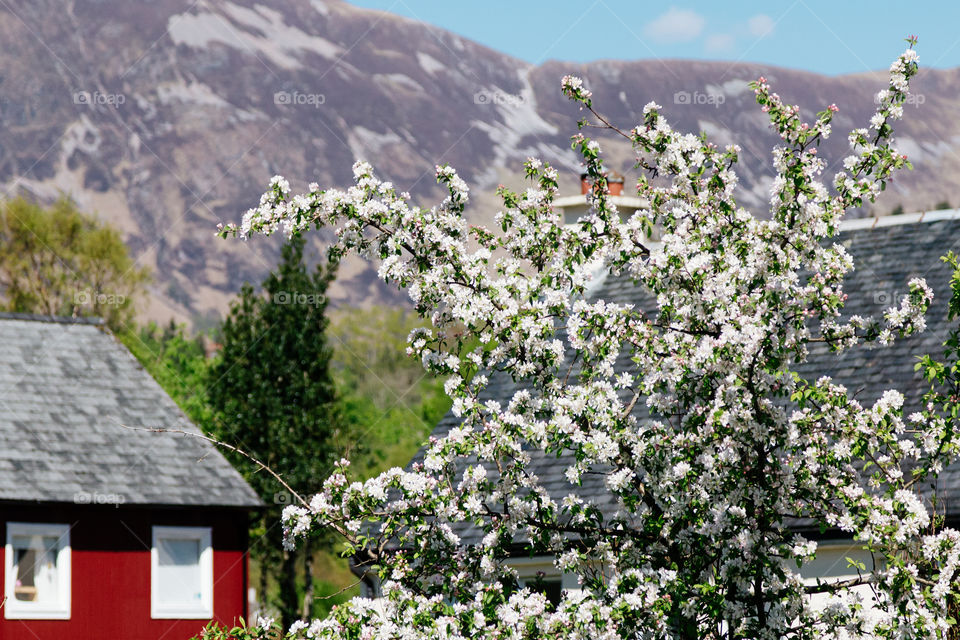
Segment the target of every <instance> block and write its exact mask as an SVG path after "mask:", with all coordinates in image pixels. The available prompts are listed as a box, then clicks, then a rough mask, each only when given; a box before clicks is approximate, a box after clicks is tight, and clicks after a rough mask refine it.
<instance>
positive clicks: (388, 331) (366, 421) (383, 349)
mask: <svg viewBox="0 0 960 640" xmlns="http://www.w3.org/2000/svg"><path fill="white" fill-rule="evenodd" d="M420 326H424V321H423V320H421V319H419V318H418V317H417V316H416V314H414V313H411V312H409V311H407V310H404V309H398V308H395V307H385V306H373V307H370V308H346V309H338V310H336V311H335V312H333V313H332V314H331V323H330V329H329V335H330V343H331V345H332V346H333V352H334V366H335V369H336V376H337V378H338V381H339V383H340V389H341V393H342V396H343V403H344V413H345V416H346V418H347V420H348V421H349V422H350V424H353V425H356V426H357V428H359V429H361V430H362V431H361V432H362V434H363V437H362V440H363V442H364V443H365V444H366V447H367V448H368V449H369V452H368V454H367V455H362V456H353V455H352V456H350V458H351V459H352V460H353V463H354V464H353V465H352V467H351V469H352V470H353V471H354V473H355V474H356V475H357V476H358V477H362V478H366V477H369V476H371V475H374V474H376V473H378V472H380V471H382V470H384V469H388V468H390V467H395V466H403V465H405V464H406V463H407V462H409V460H410V458H411V457H412V456H413V454H414V453H415V452H416V451H417V449H418V448H419V447H420V446H421V445H422V444H423V442H424V441H425V440H426V438H427V436H428V435H429V434H430V431H431V430H432V429H433V427H434V426H436V424H437V422H438V421H439V420H440V418H442V417H443V415H444V414H445V413H446V412H447V411H448V410H449V409H450V398H448V397H447V395H446V394H445V393H444V391H443V381H442V380H440V379H439V378H437V377H436V376H434V375H432V374H429V373H427V372H425V371H424V369H423V366H422V365H421V364H420V362H419V361H418V360H416V359H415V358H411V357H409V356H407V355H405V353H404V351H405V349H406V345H407V336H408V335H409V334H410V331H412V330H413V329H414V328H416V327H420Z"/></svg>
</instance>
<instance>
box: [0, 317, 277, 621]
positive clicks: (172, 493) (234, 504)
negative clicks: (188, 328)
mask: <svg viewBox="0 0 960 640" xmlns="http://www.w3.org/2000/svg"><path fill="white" fill-rule="evenodd" d="M157 427H162V428H168V429H177V430H182V431H188V432H197V429H196V427H195V426H194V425H192V424H191V423H190V422H189V420H187V418H186V417H185V416H184V415H183V413H182V412H181V411H180V409H179V408H178V407H177V406H176V404H174V402H173V401H172V400H171V399H170V398H169V396H167V395H166V393H164V391H163V390H162V389H161V388H160V386H159V385H158V384H157V383H156V382H155V381H154V380H153V378H151V377H150V375H149V374H148V373H147V372H146V371H145V370H144V369H143V368H142V367H140V365H139V364H138V362H137V361H136V359H134V357H133V356H132V355H131V354H130V353H129V352H128V351H127V350H126V349H125V348H124V347H123V346H122V345H121V344H120V343H119V342H118V341H117V340H116V339H115V338H114V337H113V336H112V335H110V333H109V332H107V331H106V330H105V329H103V327H102V326H100V324H99V323H98V322H97V321H83V320H71V319H60V318H46V317H35V316H25V315H20V314H0V584H2V585H3V590H4V591H3V605H2V611H0V640H15V639H20V638H23V639H29V640H36V639H37V638H41V639H46V638H71V639H72V640H85V639H88V638H89V639H94V638H97V639H100V638H111V639H116V640H120V639H122V640H141V639H142V640H160V639H161V638H163V639H164V640H182V639H185V638H189V637H191V636H192V635H195V634H196V633H197V632H198V631H199V630H200V628H201V627H202V626H203V625H204V624H205V623H206V621H208V620H211V619H215V620H219V621H221V622H224V623H231V622H233V621H234V620H235V619H236V618H238V617H239V616H242V615H245V614H246V610H245V609H246V601H247V593H246V592H247V545H248V540H247V523H248V513H249V511H250V510H251V509H254V508H256V507H257V506H259V505H260V501H259V500H258V498H257V496H256V494H254V492H253V490H252V489H250V487H249V486H248V485H247V484H246V483H245V482H244V480H243V479H242V478H241V477H240V475H239V474H238V473H237V472H236V471H235V470H234V469H233V468H232V467H231V466H230V464H229V463H228V462H227V461H226V459H225V458H224V457H223V456H222V455H221V454H220V453H219V452H218V451H216V450H215V448H214V447H213V446H212V445H210V444H209V443H208V442H206V441H205V440H203V439H200V438H196V437H192V436H189V435H184V434H182V433H150V432H145V431H139V430H136V428H157Z"/></svg>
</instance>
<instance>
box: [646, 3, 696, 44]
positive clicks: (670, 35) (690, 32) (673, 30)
mask: <svg viewBox="0 0 960 640" xmlns="http://www.w3.org/2000/svg"><path fill="white" fill-rule="evenodd" d="M706 22H707V21H706V20H705V19H704V17H703V16H702V15H700V14H699V13H697V12H696V11H693V10H691V9H677V8H676V7H671V8H670V9H668V10H667V12H666V13H664V14H662V15H660V16H659V17H657V18H656V19H654V20H653V22H648V23H647V25H646V26H645V27H644V28H643V33H644V35H646V36H647V37H648V38H650V39H652V40H657V41H659V42H690V41H691V40H694V39H696V38H697V37H698V36H699V35H700V34H701V33H702V32H703V27H704V25H706Z"/></svg>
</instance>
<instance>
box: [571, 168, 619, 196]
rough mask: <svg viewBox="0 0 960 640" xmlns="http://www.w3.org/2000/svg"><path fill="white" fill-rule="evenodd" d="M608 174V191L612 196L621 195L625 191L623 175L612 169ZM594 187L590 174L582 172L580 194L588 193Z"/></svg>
mask: <svg viewBox="0 0 960 640" xmlns="http://www.w3.org/2000/svg"><path fill="white" fill-rule="evenodd" d="M606 175H607V193H608V194H609V195H611V196H619V195H621V194H622V193H623V176H622V175H621V174H619V173H617V172H616V171H611V172H610V173H608V174H606ZM592 188H593V183H591V182H590V174H587V173H581V174H580V195H587V194H588V193H590V190H591V189H592Z"/></svg>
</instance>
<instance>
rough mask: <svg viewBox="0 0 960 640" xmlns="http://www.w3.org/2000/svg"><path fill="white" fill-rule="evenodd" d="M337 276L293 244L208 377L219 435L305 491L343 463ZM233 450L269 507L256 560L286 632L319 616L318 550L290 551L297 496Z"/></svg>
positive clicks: (230, 331) (237, 308)
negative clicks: (330, 310)
mask: <svg viewBox="0 0 960 640" xmlns="http://www.w3.org/2000/svg"><path fill="white" fill-rule="evenodd" d="M335 272H336V267H335V265H327V266H323V265H318V266H317V267H316V269H309V268H308V267H307V265H306V263H305V262H304V240H303V239H302V238H301V239H296V238H295V239H293V240H291V241H290V242H289V243H288V244H286V245H285V246H284V248H283V253H282V258H281V262H280V264H279V265H278V267H277V269H276V270H275V271H274V272H272V273H271V274H270V275H269V276H268V277H267V279H266V280H265V281H264V282H263V291H262V292H255V291H254V289H253V287H252V286H250V285H249V284H247V285H245V286H244V288H243V290H242V291H241V293H240V296H239V298H238V300H237V301H236V302H235V303H234V304H233V305H232V307H231V310H230V314H229V316H228V317H227V319H226V320H225V322H224V324H223V327H222V334H223V349H222V351H221V353H220V355H219V357H218V359H217V360H216V361H215V362H214V363H213V364H212V365H211V367H210V368H209V370H208V371H209V373H208V380H207V388H208V394H209V400H210V405H211V408H212V413H213V419H212V425H211V426H212V431H213V435H214V436H216V437H217V438H219V439H220V440H222V441H224V442H226V443H228V444H231V445H235V446H237V447H238V448H240V449H241V450H243V451H244V452H246V453H248V454H250V455H251V456H253V457H254V458H256V459H257V460H259V461H261V462H263V463H264V464H265V465H267V466H268V467H269V468H270V469H272V470H274V471H276V472H277V473H278V474H280V475H281V476H282V477H283V479H284V481H286V482H287V483H288V484H289V485H290V486H291V487H292V488H294V489H295V490H296V491H297V492H300V493H305V494H311V493H313V492H315V491H317V490H318V489H319V488H320V486H321V485H320V482H321V480H322V479H323V478H324V477H325V476H326V475H327V474H328V473H329V471H330V468H331V463H332V462H333V461H334V460H335V459H336V458H337V457H338V449H339V447H338V446H337V445H336V444H335V443H336V440H337V438H338V435H339V434H340V430H341V424H342V420H341V417H340V414H339V411H338V404H337V397H336V391H335V384H334V381H333V379H332V377H331V372H330V357H331V351H330V349H329V348H328V346H327V343H326V339H325V332H326V329H327V323H328V320H327V317H326V309H327V298H326V291H327V286H328V285H329V283H330V281H331V280H332V279H333V278H334V275H335ZM225 453H226V454H227V455H228V457H230V458H231V461H232V462H233V463H234V465H235V466H236V467H237V468H238V469H240V471H241V473H243V475H244V477H245V478H246V479H247V481H248V482H249V483H250V484H251V485H252V486H253V488H254V489H255V490H256V491H257V493H258V494H259V495H260V497H261V498H262V499H263V501H264V502H265V503H266V504H267V508H266V509H264V510H262V511H261V512H260V513H259V514H257V515H256V516H255V519H256V521H255V522H254V523H253V532H254V533H253V535H254V539H253V540H252V541H251V542H252V544H251V554H252V556H253V558H254V560H255V561H256V562H257V564H258V565H259V568H260V576H259V579H258V582H259V592H260V598H261V602H263V603H266V604H268V605H269V606H270V607H271V608H276V609H277V612H278V613H279V615H280V619H281V620H282V622H283V624H284V626H285V627H286V626H288V625H289V624H291V623H292V622H293V621H294V620H295V619H297V618H300V617H306V616H309V615H310V613H311V608H312V596H313V580H312V575H311V574H312V553H313V551H314V549H311V548H309V547H304V548H302V549H298V550H297V551H296V552H295V553H294V552H288V551H281V540H282V531H281V527H280V512H281V510H282V509H283V507H284V506H285V505H286V504H288V502H289V500H290V495H289V494H288V493H286V492H285V491H284V490H283V487H282V486H281V485H280V484H279V483H278V482H277V481H276V480H275V479H274V478H273V477H272V476H271V475H270V474H268V473H266V472H264V471H262V469H260V468H259V467H258V465H256V464H255V463H253V462H252V461H251V460H250V459H248V458H246V457H244V456H243V455H241V454H237V453H234V452H229V451H227V452H225ZM301 581H302V585H303V600H301V599H300V597H299V594H298V591H299V588H300V583H301ZM268 594H269V595H268Z"/></svg>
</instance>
